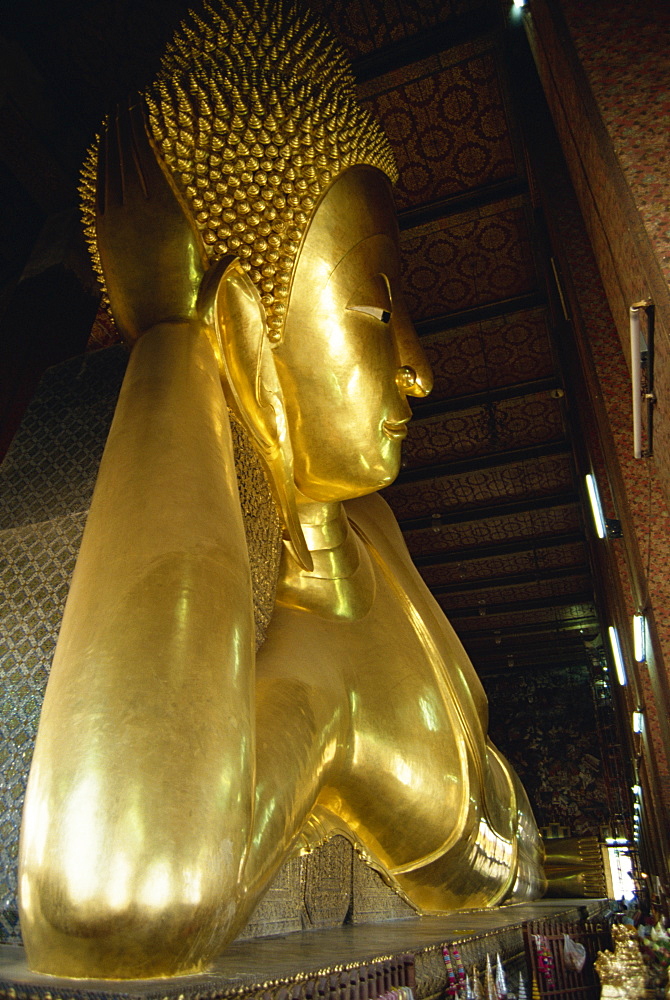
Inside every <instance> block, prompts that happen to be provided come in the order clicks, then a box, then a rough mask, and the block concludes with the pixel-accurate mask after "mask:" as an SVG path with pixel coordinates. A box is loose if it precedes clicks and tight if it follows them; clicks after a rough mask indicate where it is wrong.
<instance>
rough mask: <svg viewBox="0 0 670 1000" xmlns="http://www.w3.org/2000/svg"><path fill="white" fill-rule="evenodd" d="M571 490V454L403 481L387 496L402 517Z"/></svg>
mask: <svg viewBox="0 0 670 1000" xmlns="http://www.w3.org/2000/svg"><path fill="white" fill-rule="evenodd" d="M571 489H572V467H571V461H570V457H569V455H567V454H562V455H547V456H544V457H542V458H539V459H534V460H532V461H527V462H510V463H508V464H507V465H501V466H497V467H494V468H489V469H485V470H474V471H471V472H463V473H460V474H456V475H452V476H439V477H438V478H436V479H430V480H424V481H422V482H420V483H416V482H412V483H401V484H398V485H397V486H390V487H389V488H388V489H387V490H386V491H385V497H386V499H387V501H388V503H389V504H390V506H391V508H392V509H393V511H394V513H395V515H396V517H397V518H398V520H403V519H404V518H410V517H426V516H427V517H430V516H431V515H432V514H434V513H440V512H447V511H450V510H465V509H468V508H476V507H478V506H489V505H493V504H496V503H500V504H502V503H507V502H509V501H510V500H525V499H530V498H533V499H539V498H542V497H547V496H551V495H553V494H556V493H565V492H568V491H569V490H571Z"/></svg>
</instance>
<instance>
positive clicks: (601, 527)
mask: <svg viewBox="0 0 670 1000" xmlns="http://www.w3.org/2000/svg"><path fill="white" fill-rule="evenodd" d="M586 489H587V492H588V494H589V503H590V504H591V514H592V515H593V523H594V525H595V528H596V534H597V536H598V538H607V525H606V524H605V514H604V513H603V505H602V504H601V502H600V493H599V492H598V484H597V482H596V480H595V476H592V475H591V473H590V472H589V473H587V476H586Z"/></svg>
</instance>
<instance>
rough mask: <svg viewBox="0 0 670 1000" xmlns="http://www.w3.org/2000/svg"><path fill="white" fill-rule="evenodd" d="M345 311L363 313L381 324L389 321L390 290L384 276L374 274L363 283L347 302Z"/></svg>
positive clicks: (390, 307)
mask: <svg viewBox="0 0 670 1000" xmlns="http://www.w3.org/2000/svg"><path fill="white" fill-rule="evenodd" d="M347 309H351V310H352V311H353V312H359V313H365V315H366V316H372V317H373V318H374V319H376V320H379V321H380V322H381V323H390V321H391V312H392V309H393V307H392V304H391V289H390V287H389V281H388V278H387V277H386V275H385V274H375V275H374V276H372V277H368V278H366V279H365V281H363V282H362V283H361V284H360V285H359V286H358V288H357V289H356V291H355V292H354V294H353V295H352V296H351V298H350V299H349V301H348V302H347Z"/></svg>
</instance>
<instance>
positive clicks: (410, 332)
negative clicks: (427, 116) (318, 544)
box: [275, 167, 432, 502]
mask: <svg viewBox="0 0 670 1000" xmlns="http://www.w3.org/2000/svg"><path fill="white" fill-rule="evenodd" d="M275 359H276V363H277V369H278V372H279V378H280V381H281V384H282V389H283V393H284V399H285V405H286V408H287V415H288V423H289V429H290V436H291V443H292V446H293V455H294V464H295V482H296V486H297V488H298V490H299V491H300V493H301V494H302V495H303V496H304V497H307V498H309V499H310V500H318V501H322V502H327V501H332V500H344V499H348V498H352V497H356V496H363V495H364V494H366V493H372V492H373V491H375V490H378V489H381V488H382V487H383V486H386V485H388V484H389V483H391V482H392V481H393V480H394V479H395V477H396V476H397V474H398V470H399V468H400V450H401V444H402V440H403V438H404V437H405V435H406V433H407V422H408V421H409V419H410V416H411V411H410V408H409V404H408V402H407V396H408V395H414V396H425V395H427V394H428V393H429V392H430V389H431V387H432V376H431V372H430V368H429V367H428V363H427V361H426V359H425V357H424V354H423V351H422V349H421V347H420V345H419V342H418V339H417V336H416V333H415V331H414V328H413V326H412V323H411V320H410V318H409V314H408V312H407V308H406V306H405V303H404V301H403V297H402V293H401V289H400V268H399V253H398V228H397V223H396V217H395V209H394V205H393V199H392V196H391V190H390V184H389V182H388V180H387V179H386V177H385V176H384V174H382V173H381V172H380V171H378V170H375V169H374V168H371V167H353V168H350V169H349V170H347V171H346V172H345V173H344V174H342V176H341V177H339V178H338V180H337V181H336V182H335V183H334V184H333V185H332V186H331V187H330V188H329V189H328V191H327V193H326V195H325V196H324V198H323V200H322V201H321V203H320V204H319V206H318V208H317V210H316V212H315V215H314V218H313V220H312V222H311V224H310V227H309V229H308V231H307V234H306V236H305V240H304V242H303V245H302V248H301V251H300V255H299V258H298V262H297V264H296V268H295V272H294V276H293V282H292V287H291V293H290V298H289V302H288V309H287V313H286V322H285V327H284V336H283V339H282V342H281V343H280V344H279V345H278V346H277V347H276V348H275Z"/></svg>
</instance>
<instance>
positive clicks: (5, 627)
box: [0, 514, 86, 941]
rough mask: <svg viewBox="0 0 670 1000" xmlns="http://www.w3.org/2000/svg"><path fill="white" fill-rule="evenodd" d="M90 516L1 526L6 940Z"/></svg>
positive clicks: (0, 832) (1, 917)
mask: <svg viewBox="0 0 670 1000" xmlns="http://www.w3.org/2000/svg"><path fill="white" fill-rule="evenodd" d="M85 520H86V515H85V514H70V515H66V516H64V517H60V518H54V519H53V520H50V521H43V522H41V523H40V524H35V525H28V526H24V527H20V528H14V529H7V530H5V531H2V532H0V546H1V548H2V552H3V560H2V562H1V563H0V587H1V588H2V593H3V594H4V595H5V597H4V601H3V607H2V615H1V620H0V664H1V670H2V694H1V695H0V759H1V761H2V779H1V780H2V805H3V809H2V814H3V818H2V822H1V824H0V907H1V908H0V940H2V941H13V940H16V938H17V936H18V915H17V904H16V861H17V854H18V838H19V827H20V823H21V810H22V807H23V796H24V793H25V786H26V782H27V780H28V770H29V768H30V761H31V758H32V752H33V746H34V742H35V735H36V733H37V725H38V722H39V716H40V710H41V707H42V700H43V697H44V689H45V687H46V682H47V678H48V675H49V668H50V665H51V658H52V656H53V651H54V648H55V645H56V638H57V635H58V630H59V628H60V621H61V617H62V614H63V607H64V605H65V599H66V597H67V592H68V587H69V582H70V577H71V575H72V571H73V569H74V563H75V559H76V557H77V552H78V551H79V543H80V541H81V535H82V532H83V530H84V522H85Z"/></svg>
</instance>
